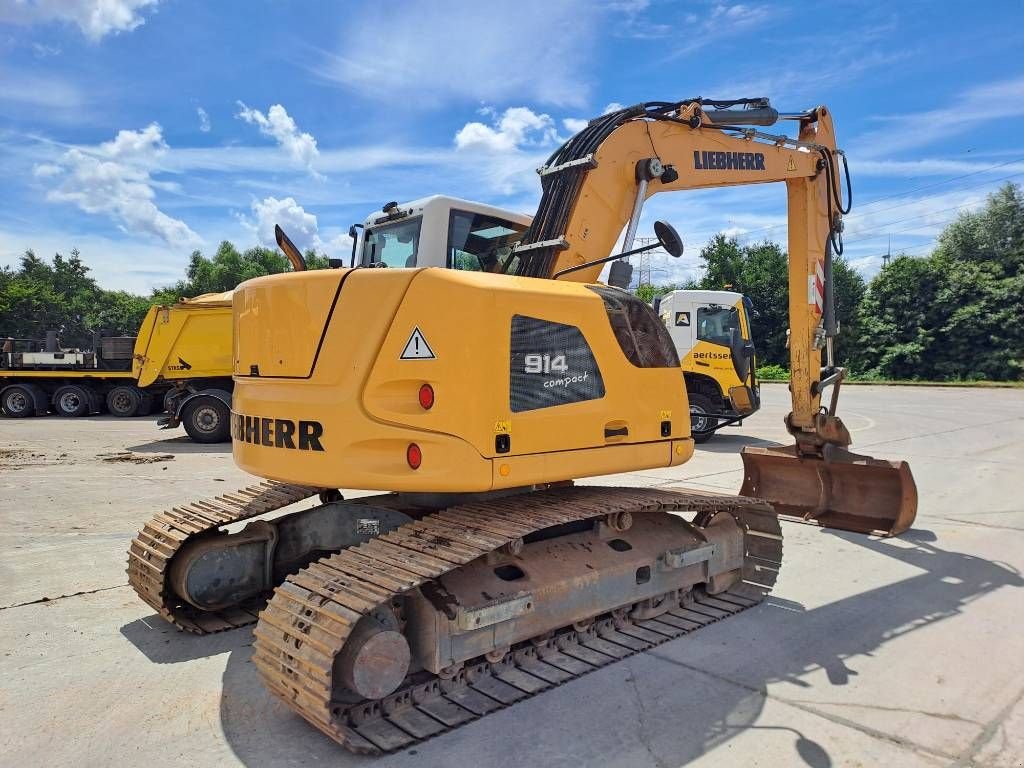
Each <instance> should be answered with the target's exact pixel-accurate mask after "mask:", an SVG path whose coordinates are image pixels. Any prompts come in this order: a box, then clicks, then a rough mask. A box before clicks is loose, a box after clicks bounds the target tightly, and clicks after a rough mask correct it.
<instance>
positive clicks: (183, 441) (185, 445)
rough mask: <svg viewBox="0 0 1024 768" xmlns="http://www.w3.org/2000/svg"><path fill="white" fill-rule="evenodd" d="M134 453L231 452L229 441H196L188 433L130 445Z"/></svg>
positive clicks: (130, 449) (129, 448) (129, 447)
mask: <svg viewBox="0 0 1024 768" xmlns="http://www.w3.org/2000/svg"><path fill="white" fill-rule="evenodd" d="M127 450H129V451H133V452H135V453H231V443H197V442H195V441H194V440H192V438H191V437H189V436H188V435H179V436H178V437H168V438H166V439H164V440H152V441H150V442H148V443H140V444H139V445H130V446H128V448H127Z"/></svg>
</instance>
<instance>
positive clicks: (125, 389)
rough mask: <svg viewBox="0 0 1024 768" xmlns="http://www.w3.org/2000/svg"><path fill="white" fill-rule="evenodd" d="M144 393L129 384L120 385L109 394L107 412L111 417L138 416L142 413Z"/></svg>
mask: <svg viewBox="0 0 1024 768" xmlns="http://www.w3.org/2000/svg"><path fill="white" fill-rule="evenodd" d="M141 408H142V391H141V390H139V388H138V387H133V386H131V385H129V384H119V385H118V386H116V387H114V388H113V389H111V390H110V391H109V392H107V410H108V411H110V415H111V416H120V417H121V418H124V417H127V416H137V415H138V414H139V413H141Z"/></svg>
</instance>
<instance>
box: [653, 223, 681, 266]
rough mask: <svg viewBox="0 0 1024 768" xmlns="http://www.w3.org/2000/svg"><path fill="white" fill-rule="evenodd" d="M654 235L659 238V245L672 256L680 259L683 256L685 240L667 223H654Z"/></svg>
mask: <svg viewBox="0 0 1024 768" xmlns="http://www.w3.org/2000/svg"><path fill="white" fill-rule="evenodd" d="M654 235H655V237H657V238H658V245H660V246H661V247H662V248H664V249H665V250H666V251H668V253H669V255H670V256H675V257H676V258H677V259H678V258H679V257H680V256H682V255H683V238H681V237H680V236H679V233H678V232H676V229H675V227H673V226H672V225H671V224H669V223H668V222H667V221H656V222H654Z"/></svg>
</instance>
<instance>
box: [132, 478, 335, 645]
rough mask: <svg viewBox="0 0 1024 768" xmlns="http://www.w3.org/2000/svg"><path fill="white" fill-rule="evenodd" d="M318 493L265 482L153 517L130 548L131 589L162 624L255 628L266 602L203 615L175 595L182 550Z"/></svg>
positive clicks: (197, 629)
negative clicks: (174, 565)
mask: <svg viewBox="0 0 1024 768" xmlns="http://www.w3.org/2000/svg"><path fill="white" fill-rule="evenodd" d="M319 490H320V489H319V488H309V487H307V486H303V485H292V484H289V483H278V482H274V481H272V480H265V481H263V482H261V483H258V484H257V485H250V486H248V487H246V488H241V489H239V490H237V491H234V492H233V493H224V494H221V495H220V496H216V497H214V498H212V499H203V500H200V501H194V502H191V503H189V504H185V505H182V506H178V507H174V508H172V509H169V510H167V511H164V512H160V513H158V514H156V515H154V516H153V519H152V520H150V521H149V522H148V523H146V524H145V526H143V528H142V530H141V531H139V533H138V534H137V535H136V537H135V538H134V539H132V543H131V545H130V546H129V548H128V571H127V573H128V583H129V584H130V585H131V587H132V589H134V590H135V592H136V593H137V594H138V596H139V597H141V598H142V599H143V600H144V601H145V602H146V603H147V604H148V605H149V606H150V607H151V608H153V610H155V611H156V612H157V613H158V614H159V615H160V616H161V617H162V618H164V619H166V620H167V621H169V622H171V623H172V624H174V625H175V626H176V627H178V628H180V629H184V630H186V631H188V632H194V633H196V634H199V635H204V634H209V633H211V632H222V631H224V630H228V629H235V628H236V627H244V626H245V625H247V624H254V623H255V622H256V618H257V613H258V611H259V610H260V608H261V607H262V606H263V603H264V602H265V600H264V599H263V598H262V597H260V598H254V599H252V600H249V601H246V602H245V603H242V604H241V605H237V606H232V607H231V608H227V609H225V610H222V611H201V610H199V609H198V608H195V607H194V606H191V605H189V604H188V603H186V602H184V601H183V600H182V599H181V598H179V597H177V595H175V594H174V591H173V589H172V588H171V586H170V584H169V583H168V580H169V578H170V570H171V569H170V566H171V561H172V559H173V558H174V556H175V554H176V553H177V552H178V551H180V550H181V548H182V546H183V545H184V544H185V543H186V542H189V541H192V540H194V539H196V538H198V537H200V536H205V535H209V534H211V533H212V532H214V531H216V530H217V529H219V528H221V527H223V526H225V525H229V524H231V523H237V522H240V521H242V520H248V519H249V518H252V517H257V516H259V515H263V514H266V513H267V512H274V511H276V510H278V509H281V508H282V507H286V506H288V505H289V504H294V503H295V502H297V501H302V500H303V499H308V498H309V497H310V496H315V495H316V494H317V493H318V492H319Z"/></svg>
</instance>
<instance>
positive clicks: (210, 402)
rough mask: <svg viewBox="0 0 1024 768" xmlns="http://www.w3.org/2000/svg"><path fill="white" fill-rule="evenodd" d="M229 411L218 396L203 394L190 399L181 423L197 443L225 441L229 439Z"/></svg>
mask: <svg viewBox="0 0 1024 768" xmlns="http://www.w3.org/2000/svg"><path fill="white" fill-rule="evenodd" d="M230 419H231V411H230V409H229V408H228V406H227V404H226V403H225V402H224V401H223V400H221V399H220V398H219V397H213V396H212V395H210V396H205V397H196V398H194V399H193V400H190V401H189V402H188V404H187V405H186V406H185V412H184V413H183V414H182V417H181V423H182V425H183V426H184V427H185V431H186V432H187V433H188V436H189V437H191V438H192V439H193V440H195V441H196V442H197V443H226V442H227V441H228V440H230V439H231V421H230Z"/></svg>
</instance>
